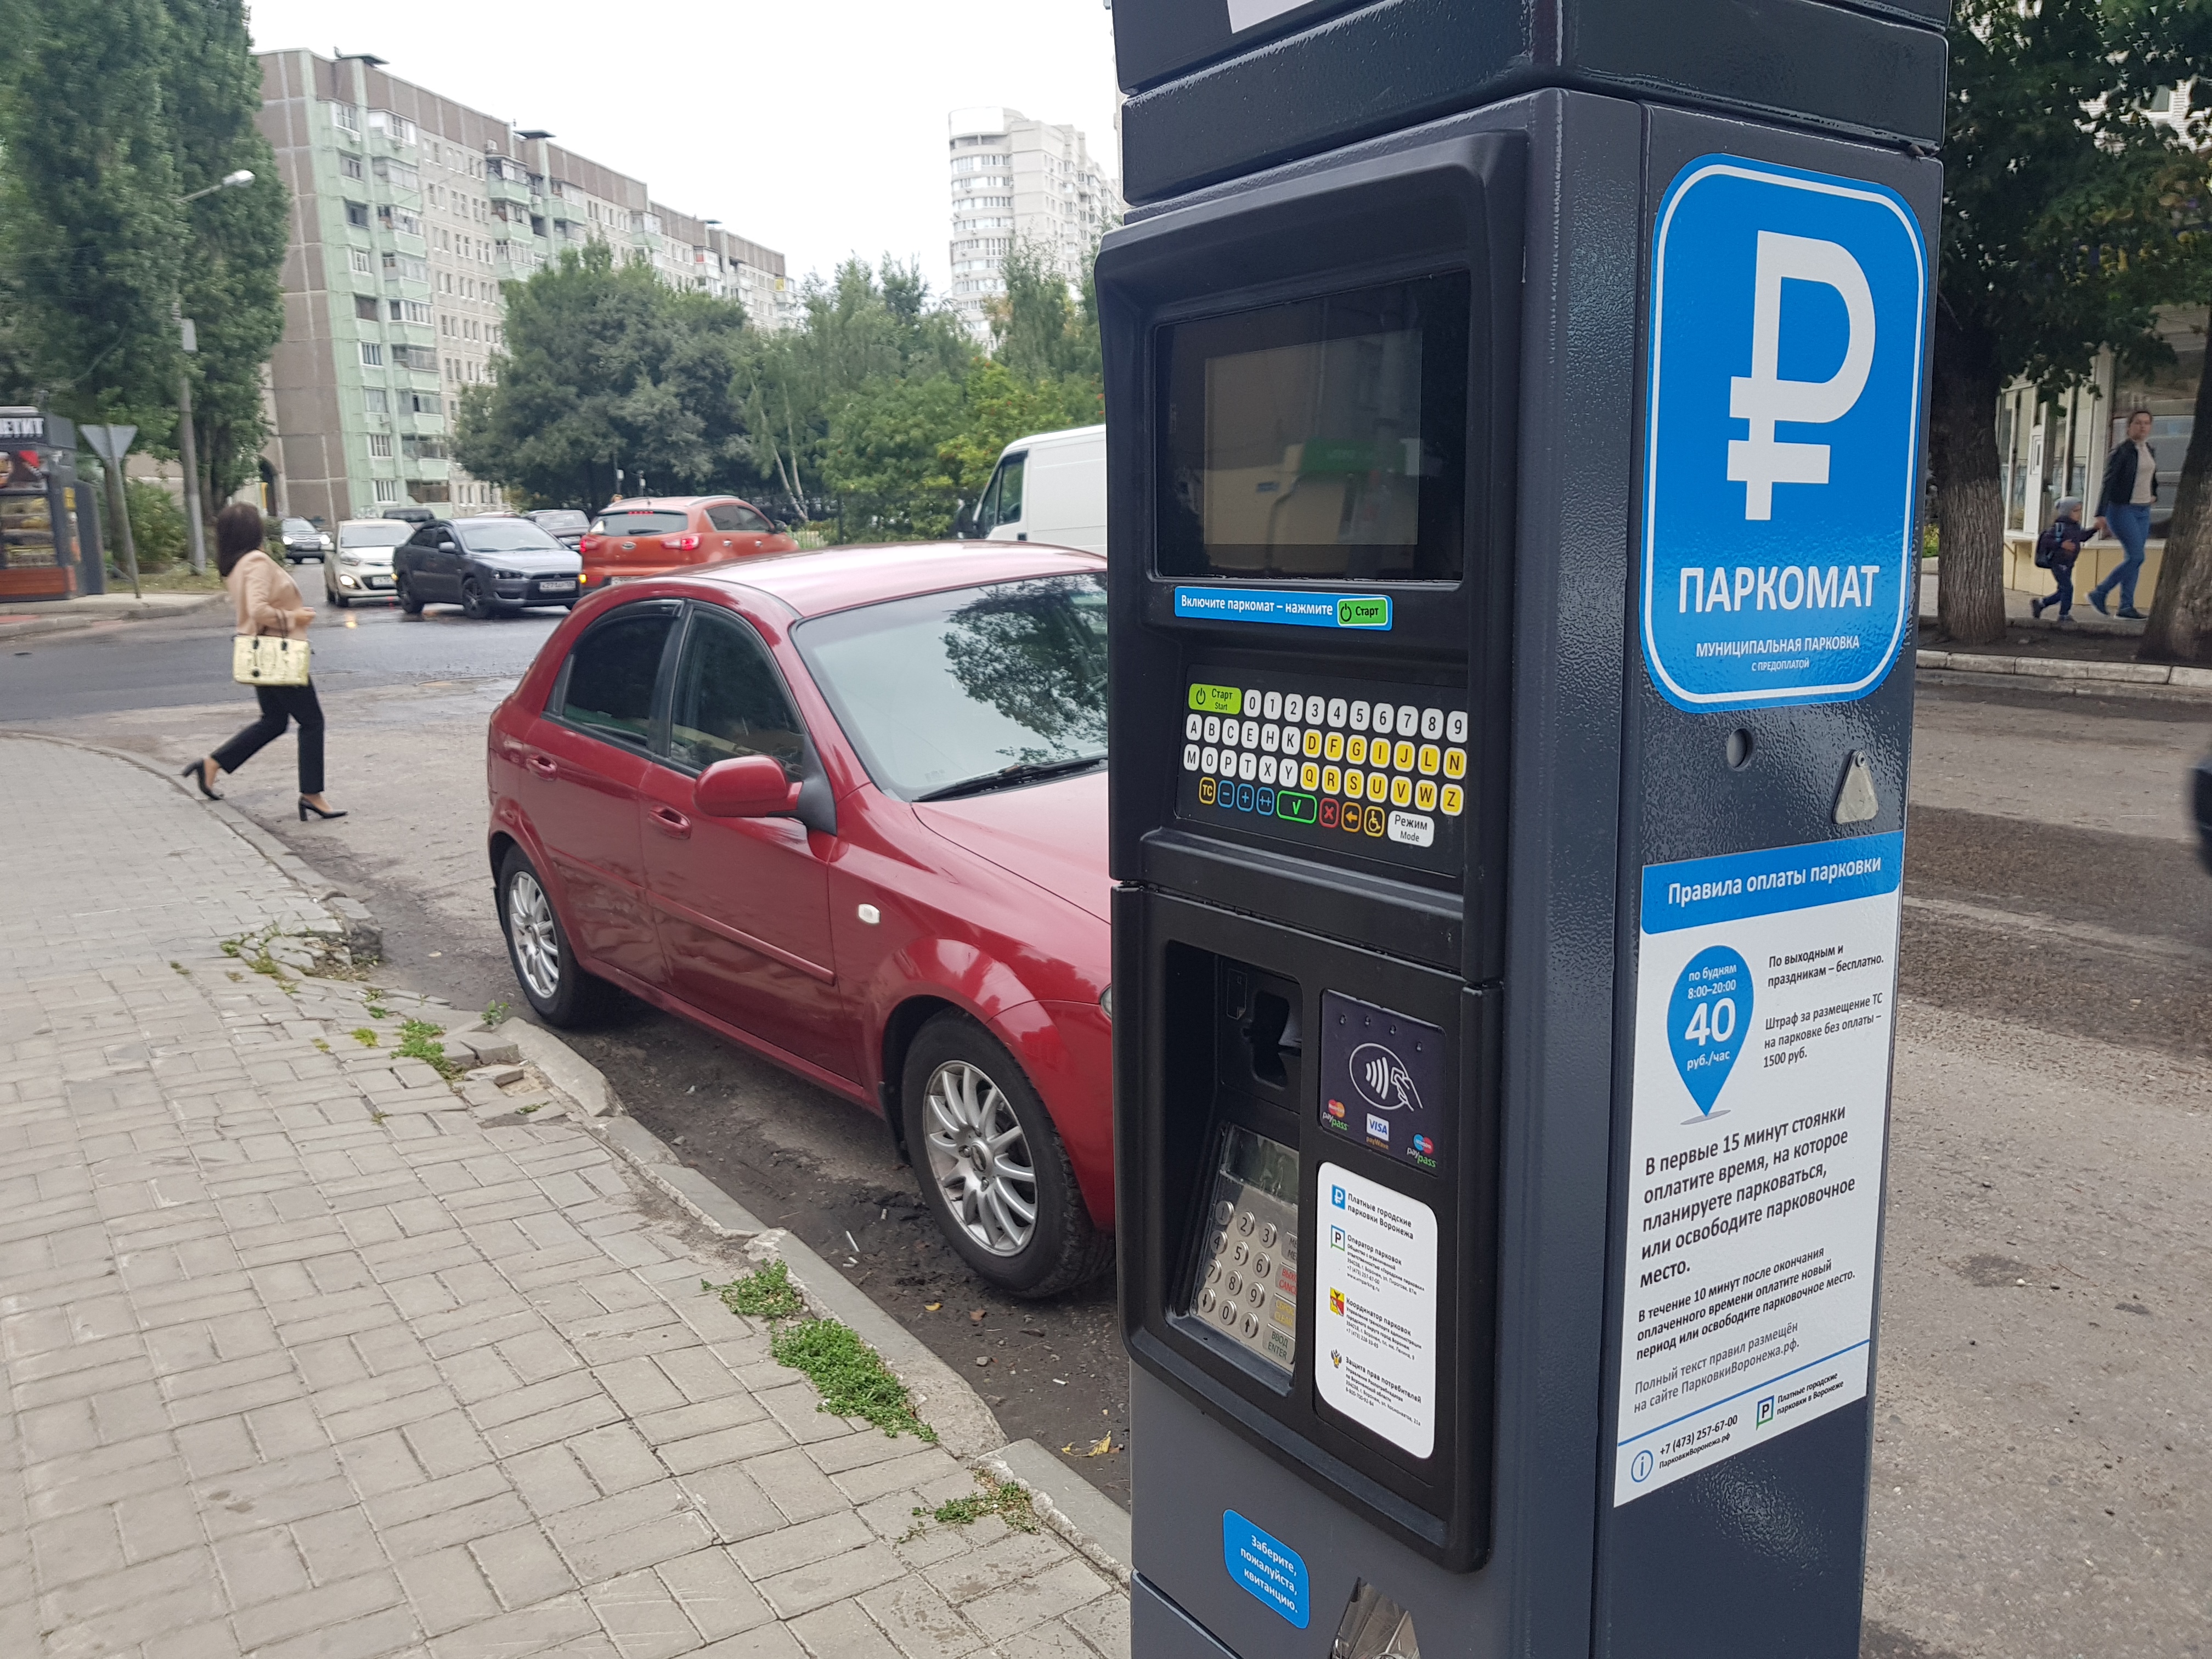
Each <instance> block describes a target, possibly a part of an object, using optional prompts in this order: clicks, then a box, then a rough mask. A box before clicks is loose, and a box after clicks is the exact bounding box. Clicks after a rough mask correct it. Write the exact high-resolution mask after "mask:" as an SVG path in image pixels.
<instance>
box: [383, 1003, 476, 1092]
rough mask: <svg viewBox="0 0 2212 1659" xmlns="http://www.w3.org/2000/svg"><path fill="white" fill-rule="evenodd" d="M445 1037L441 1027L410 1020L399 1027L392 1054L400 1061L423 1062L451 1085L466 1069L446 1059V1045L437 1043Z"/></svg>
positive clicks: (444, 1029)
mask: <svg viewBox="0 0 2212 1659" xmlns="http://www.w3.org/2000/svg"><path fill="white" fill-rule="evenodd" d="M445 1035H446V1028H445V1027H444V1026H442V1025H433V1024H430V1022H429V1021H428V1020H427V1019H410V1020H408V1021H406V1022H405V1023H404V1024H402V1025H401V1026H400V1028H399V1047H398V1048H397V1049H395V1050H393V1052H394V1053H396V1054H398V1056H399V1057H400V1058H401V1059H402V1060H422V1061H424V1062H425V1063H427V1064H428V1065H429V1066H432V1067H434V1068H435V1070H436V1072H437V1073H438V1075H439V1076H440V1077H442V1078H444V1079H446V1081H447V1082H448V1083H451V1082H452V1081H453V1079H455V1078H457V1077H459V1075H460V1074H461V1073H463V1072H465V1071H466V1070H468V1067H467V1066H464V1065H462V1064H461V1062H460V1061H459V1060H448V1059H447V1058H446V1045H445V1044H444V1043H442V1042H439V1041H438V1039H439V1038H440V1037H441V1036H445Z"/></svg>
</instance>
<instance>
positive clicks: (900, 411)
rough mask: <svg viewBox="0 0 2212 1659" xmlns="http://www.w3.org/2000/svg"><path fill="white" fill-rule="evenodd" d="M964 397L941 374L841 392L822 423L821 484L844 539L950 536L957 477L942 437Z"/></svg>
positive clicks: (955, 422)
mask: <svg viewBox="0 0 2212 1659" xmlns="http://www.w3.org/2000/svg"><path fill="white" fill-rule="evenodd" d="M963 402H964V399H963V396H962V392H961V386H960V382H959V381H957V380H954V379H953V378H952V377H951V375H949V374H933V375H931V376H930V377H929V378H927V380H894V379H891V378H890V377H889V376H885V377H883V378H880V379H878V380H871V381H869V382H868V383H867V384H866V385H865V386H861V387H860V388H859V389H858V390H857V391H855V392H853V393H852V394H851V395H850V396H849V397H848V398H846V400H845V402H844V404H843V406H842V407H841V408H840V409H839V410H838V411H837V413H836V416H834V417H833V418H832V420H831V422H830V425H829V444H828V446H827V448H826V451H825V455H824V460H823V483H826V484H827V485H828V486H829V488H830V489H833V490H835V491H836V493H837V495H838V496H839V497H840V498H841V500H840V513H839V518H840V521H841V523H840V530H841V533H842V536H843V537H844V538H845V539H847V540H849V541H927V540H932V539H934V538H938V537H941V536H945V535H947V534H949V533H951V529H952V516H953V513H955V512H956V511H957V509H958V507H959V501H960V495H959V483H958V481H957V478H956V477H954V476H953V475H952V473H951V471H949V470H948V469H947V466H946V465H945V434H946V433H948V432H950V431H953V430H956V429H957V428H958V426H959V424H960V419H961V412H962V408H963Z"/></svg>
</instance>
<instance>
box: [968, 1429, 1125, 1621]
mask: <svg viewBox="0 0 2212 1659" xmlns="http://www.w3.org/2000/svg"><path fill="white" fill-rule="evenodd" d="M981 1462H982V1465H983V1468H985V1469H987V1471H989V1472H990V1473H991V1474H994V1475H996V1476H998V1478H999V1479H1000V1480H1011V1481H1012V1483H1013V1484H1014V1485H1015V1486H1019V1487H1020V1488H1021V1489H1022V1490H1023V1491H1024V1492H1027V1493H1028V1494H1029V1495H1030V1508H1031V1509H1033V1510H1036V1516H1037V1519H1038V1520H1040V1521H1042V1522H1044V1523H1045V1525H1047V1526H1048V1527H1050V1528H1052V1529H1053V1530H1054V1532H1056V1533H1058V1534H1060V1536H1061V1537H1062V1538H1064V1539H1066V1541H1068V1542H1069V1543H1071V1544H1073V1546H1074V1547H1076V1549H1077V1550H1078V1551H1079V1553H1081V1554H1082V1556H1083V1559H1085V1560H1086V1561H1088V1562H1090V1563H1091V1565H1092V1566H1094V1567H1097V1569H1098V1570H1099V1571H1102V1572H1104V1573H1107V1574H1109V1575H1110V1576H1111V1577H1113V1579H1114V1582H1115V1583H1118V1584H1119V1585H1121V1588H1122V1589H1128V1587H1129V1571H1130V1568H1129V1558H1130V1553H1131V1552H1130V1542H1129V1524H1130V1523H1129V1513H1128V1511H1127V1510H1124V1509H1123V1508H1122V1507H1121V1505H1120V1504H1116V1503H1115V1501H1114V1500H1113V1499H1112V1498H1109V1497H1107V1496H1106V1494H1105V1493H1103V1492H1100V1491H1099V1490H1098V1488H1097V1487H1096V1486H1092V1485H1091V1483H1090V1482H1089V1481H1088V1480H1085V1479H1084V1478H1083V1477H1082V1476H1081V1475H1079V1474H1075V1473H1073V1471H1072V1470H1070V1469H1069V1468H1068V1467H1067V1465H1066V1464H1065V1463H1063V1462H1060V1459H1059V1458H1058V1457H1056V1456H1054V1455H1053V1453H1052V1451H1051V1450H1050V1449H1048V1448H1047V1447H1043V1446H1040V1445H1039V1444H1037V1443H1036V1441H1034V1440H1016V1441H1012V1442H1010V1443H1008V1444H1006V1445H1004V1446H1001V1447H1000V1449H998V1450H997V1451H995V1452H993V1453H992V1454H991V1455H989V1456H987V1457H985V1458H984V1459H982V1460H981Z"/></svg>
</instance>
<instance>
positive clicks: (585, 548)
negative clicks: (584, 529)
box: [576, 536, 599, 553]
mask: <svg viewBox="0 0 2212 1659" xmlns="http://www.w3.org/2000/svg"><path fill="white" fill-rule="evenodd" d="M576 550H577V551H578V552H579V553H596V552H598V551H599V538H598V537H597V536H586V537H585V538H583V540H581V541H580V542H578V543H577V544H576Z"/></svg>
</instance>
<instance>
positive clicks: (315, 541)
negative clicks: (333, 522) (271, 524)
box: [276, 519, 331, 564]
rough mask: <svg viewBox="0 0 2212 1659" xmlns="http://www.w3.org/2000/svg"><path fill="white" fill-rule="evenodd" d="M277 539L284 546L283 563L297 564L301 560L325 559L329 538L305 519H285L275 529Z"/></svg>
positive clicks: (329, 543)
mask: <svg viewBox="0 0 2212 1659" xmlns="http://www.w3.org/2000/svg"><path fill="white" fill-rule="evenodd" d="M276 534H277V538H278V539H279V540H280V541H282V542H283V544H284V562H285V563H287V564H297V563H299V562H300V561H301V560H302V559H327V558H329V556H330V552H331V538H329V537H328V536H326V535H325V534H324V533H323V532H321V531H320V530H318V529H317V528H316V527H315V526H313V525H312V524H310V523H308V522H307V520H305V519H287V520H284V521H283V524H282V525H281V526H278V528H277V532H276Z"/></svg>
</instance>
